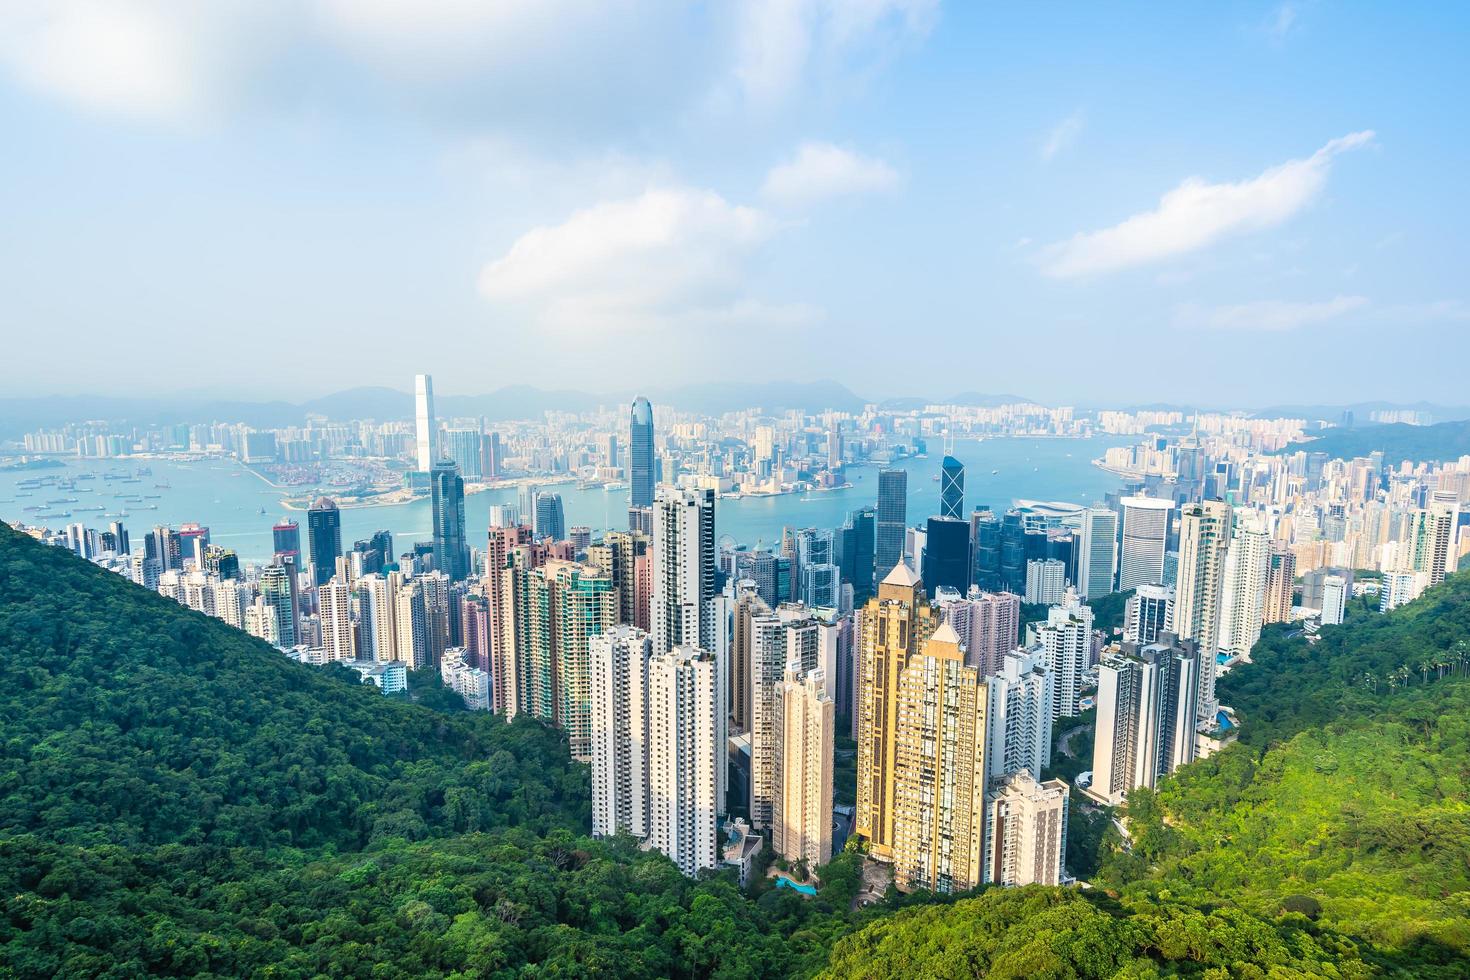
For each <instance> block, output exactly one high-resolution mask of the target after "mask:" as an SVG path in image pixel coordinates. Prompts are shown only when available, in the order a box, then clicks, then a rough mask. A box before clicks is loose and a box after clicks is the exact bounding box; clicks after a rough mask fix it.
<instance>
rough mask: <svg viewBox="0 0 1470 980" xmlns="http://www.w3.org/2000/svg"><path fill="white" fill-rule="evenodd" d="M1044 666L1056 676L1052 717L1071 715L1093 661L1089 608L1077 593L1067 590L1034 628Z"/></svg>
mask: <svg viewBox="0 0 1470 980" xmlns="http://www.w3.org/2000/svg"><path fill="white" fill-rule="evenodd" d="M1037 636H1038V638H1039V639H1040V640H1041V647H1042V650H1043V651H1045V654H1046V666H1047V667H1048V668H1049V669H1050V670H1051V672H1052V673H1053V674H1055V675H1056V687H1055V689H1054V700H1053V705H1054V709H1055V710H1054V712H1053V714H1054V717H1057V718H1074V717H1076V715H1077V699H1078V697H1079V696H1080V695H1081V693H1082V683H1083V680H1084V676H1085V675H1086V673H1087V668H1088V667H1089V666H1090V661H1091V660H1092V607H1090V606H1086V605H1083V603H1082V600H1081V599H1080V598H1078V596H1077V593H1076V592H1074V591H1072V590H1071V589H1068V590H1067V595H1066V597H1065V598H1064V599H1063V600H1062V603H1061V605H1057V606H1052V607H1051V609H1050V610H1048V611H1047V614H1046V625H1045V626H1043V627H1041V629H1039V630H1037Z"/></svg>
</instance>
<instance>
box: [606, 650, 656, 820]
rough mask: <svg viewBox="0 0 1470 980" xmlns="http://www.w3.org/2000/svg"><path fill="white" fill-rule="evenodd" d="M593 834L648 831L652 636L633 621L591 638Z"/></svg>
mask: <svg viewBox="0 0 1470 980" xmlns="http://www.w3.org/2000/svg"><path fill="white" fill-rule="evenodd" d="M591 650H592V833H593V834H594V835H596V836H598V837H610V836H613V835H614V834H631V835H633V836H634V837H637V838H640V839H641V838H643V837H645V836H647V834H648V718H649V712H648V664H649V660H650V658H651V657H652V656H653V641H652V640H651V639H650V638H649V636H648V634H647V633H646V632H644V631H643V630H641V629H639V628H638V627H636V626H618V627H615V628H614V629H612V630H609V631H608V632H606V633H603V634H601V635H599V636H594V637H593V638H592V640H591Z"/></svg>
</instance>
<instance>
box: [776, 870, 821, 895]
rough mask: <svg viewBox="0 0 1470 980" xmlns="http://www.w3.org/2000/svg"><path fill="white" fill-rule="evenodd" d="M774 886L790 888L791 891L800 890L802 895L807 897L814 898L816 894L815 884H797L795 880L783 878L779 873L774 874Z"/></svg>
mask: <svg viewBox="0 0 1470 980" xmlns="http://www.w3.org/2000/svg"><path fill="white" fill-rule="evenodd" d="M776 887H777V888H790V889H791V890H792V891H798V892H801V893H802V894H803V895H805V896H807V897H808V898H814V897H815V896H816V894H817V886H816V885H798V884H797V883H796V882H794V881H792V880H791V879H790V878H783V877H781V876H780V875H777V876H776Z"/></svg>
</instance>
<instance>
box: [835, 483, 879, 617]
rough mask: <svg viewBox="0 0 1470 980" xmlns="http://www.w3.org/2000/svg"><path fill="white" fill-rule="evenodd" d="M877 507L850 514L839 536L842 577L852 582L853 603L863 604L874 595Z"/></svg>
mask: <svg viewBox="0 0 1470 980" xmlns="http://www.w3.org/2000/svg"><path fill="white" fill-rule="evenodd" d="M874 523H875V520H874V516H873V508H871V507H864V508H862V509H861V510H855V511H853V512H852V513H851V514H849V515H847V523H845V524H844V525H842V530H841V531H839V532H838V535H837V559H838V565H839V566H840V567H841V569H842V580H843V581H844V582H849V583H851V584H852V602H853V605H854V606H855V607H856V606H862V605H864V604H865V603H867V601H868V599H869V597H871V596H872V594H873V534H874V530H873V526H874Z"/></svg>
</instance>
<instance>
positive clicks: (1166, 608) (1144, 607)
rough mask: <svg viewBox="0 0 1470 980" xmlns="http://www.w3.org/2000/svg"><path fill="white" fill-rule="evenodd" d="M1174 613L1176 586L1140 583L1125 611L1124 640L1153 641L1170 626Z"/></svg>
mask: <svg viewBox="0 0 1470 980" xmlns="http://www.w3.org/2000/svg"><path fill="white" fill-rule="evenodd" d="M1173 614H1174V586H1172V585H1140V586H1139V587H1138V589H1137V590H1136V591H1135V592H1134V593H1133V595H1131V596H1129V597H1128V602H1127V604H1126V605H1125V606H1124V612H1123V640H1124V641H1125V642H1127V643H1152V642H1154V641H1155V640H1157V639H1158V638H1159V634H1160V633H1163V632H1165V631H1166V630H1168V628H1169V620H1170V618H1171V617H1172V616H1173Z"/></svg>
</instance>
